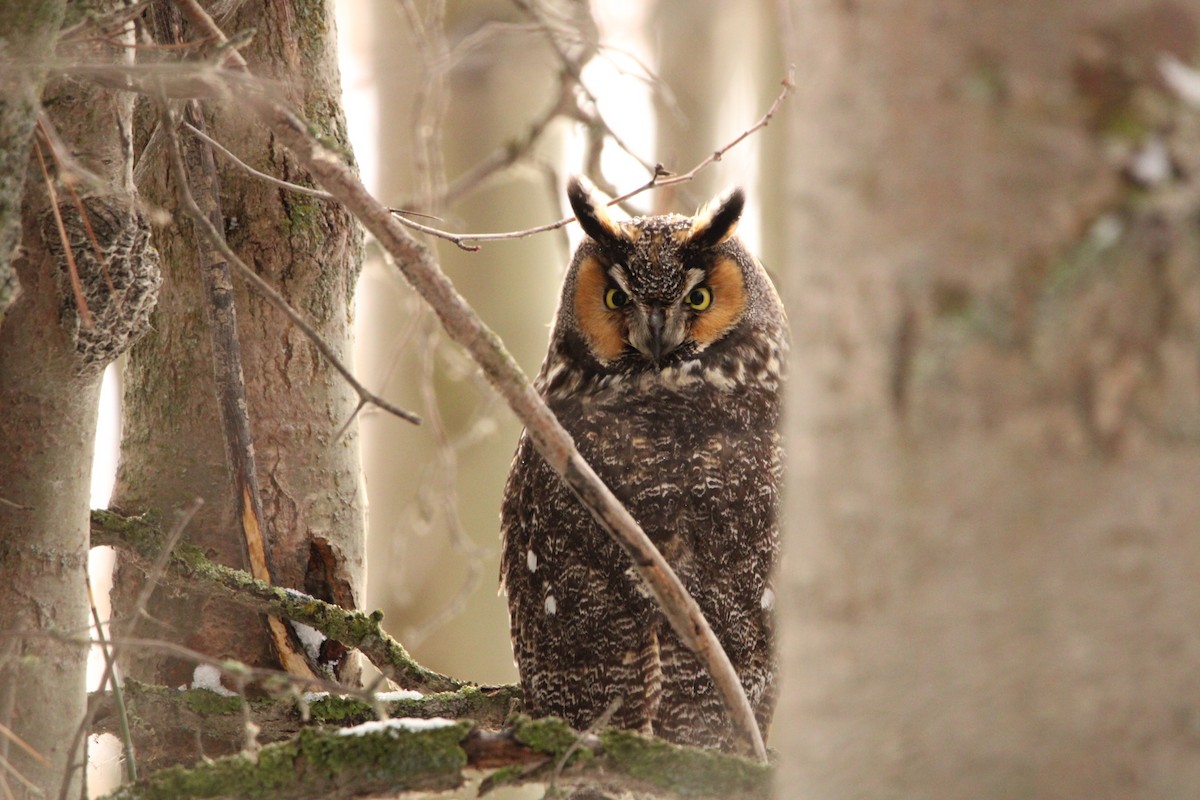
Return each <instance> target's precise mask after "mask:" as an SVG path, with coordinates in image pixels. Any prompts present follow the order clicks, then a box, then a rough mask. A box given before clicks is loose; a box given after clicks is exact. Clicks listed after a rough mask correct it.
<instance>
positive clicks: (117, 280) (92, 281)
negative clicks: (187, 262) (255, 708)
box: [41, 195, 162, 373]
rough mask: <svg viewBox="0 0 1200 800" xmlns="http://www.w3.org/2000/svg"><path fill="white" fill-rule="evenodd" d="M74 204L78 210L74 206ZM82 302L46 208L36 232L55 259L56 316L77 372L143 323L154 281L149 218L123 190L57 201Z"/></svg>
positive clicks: (93, 365)
mask: <svg viewBox="0 0 1200 800" xmlns="http://www.w3.org/2000/svg"><path fill="white" fill-rule="evenodd" d="M81 209H82V212H81ZM58 212H59V214H60V215H61V216H62V221H63V227H64V228H65V229H66V234H67V236H66V238H67V241H68V243H69V244H70V247H71V254H72V258H73V260H74V266H75V272H76V273H77V275H78V278H79V286H80V289H81V291H82V297H83V301H84V303H85V304H86V309H84V308H81V306H80V302H79V300H78V297H77V294H76V292H75V290H74V289H73V287H72V277H71V264H70V261H69V260H68V259H67V255H66V252H65V251H64V248H63V238H62V237H61V236H60V235H59V232H58V228H57V224H56V222H55V219H54V213H53V212H52V211H46V212H45V213H44V214H43V215H42V219H41V227H42V235H43V237H44V240H45V242H46V246H47V249H48V250H49V252H50V253H51V254H52V255H53V256H54V258H55V261H56V262H57V264H58V278H59V287H60V297H61V305H60V315H59V320H60V322H61V323H62V325H63V327H64V328H65V329H66V331H67V334H68V335H69V336H70V337H71V338H72V340H73V341H74V342H75V353H76V355H77V357H78V359H79V371H80V372H81V373H83V372H88V371H92V370H100V369H103V368H104V367H105V366H106V365H107V364H108V363H109V362H111V361H112V360H113V359H115V358H117V357H118V356H119V355H121V354H122V353H124V352H125V351H126V350H128V349H129V348H130V347H131V346H132V345H133V343H134V342H136V341H137V340H138V339H139V338H140V337H141V336H142V334H144V333H145V332H146V331H147V330H149V327H150V313H151V312H152V311H153V310H154V306H155V304H156V303H157V302H158V290H159V287H160V286H161V285H162V274H161V272H160V270H159V256H158V251H157V250H155V249H154V246H153V245H151V244H150V225H149V223H148V222H147V221H146V219H145V218H144V217H142V215H141V214H139V213H138V211H137V209H136V208H134V207H133V206H132V204H131V203H130V199H129V197H128V196H126V195H100V196H93V197H86V198H82V201H81V203H79V204H76V203H74V202H66V203H62V204H60V205H59V208H58Z"/></svg>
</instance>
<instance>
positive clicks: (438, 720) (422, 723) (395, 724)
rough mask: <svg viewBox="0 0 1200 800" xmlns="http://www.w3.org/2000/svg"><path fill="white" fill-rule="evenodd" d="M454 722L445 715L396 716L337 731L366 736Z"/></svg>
mask: <svg viewBox="0 0 1200 800" xmlns="http://www.w3.org/2000/svg"><path fill="white" fill-rule="evenodd" d="M456 724H457V723H456V722H455V721H454V720H452V719H446V718H445V717H433V718H431V719H421V718H420V717H397V718H396V719H379V720H372V721H371V722H364V723H363V724H361V725H355V726H353V727H350V728H342V729H341V730H339V731H338V736H366V735H367V734H369V733H391V732H393V731H429V730H434V729H436V728H445V727H448V726H450V725H456Z"/></svg>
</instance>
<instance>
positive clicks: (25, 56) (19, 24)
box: [0, 0, 66, 320]
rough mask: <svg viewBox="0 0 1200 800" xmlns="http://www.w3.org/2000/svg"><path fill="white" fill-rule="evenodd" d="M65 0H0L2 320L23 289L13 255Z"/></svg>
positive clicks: (0, 287) (0, 241) (0, 268)
mask: <svg viewBox="0 0 1200 800" xmlns="http://www.w3.org/2000/svg"><path fill="white" fill-rule="evenodd" d="M65 5H66V3H65V0H46V2H30V0H4V1H3V2H0V19H3V20H4V28H3V30H0V52H3V54H4V57H5V60H4V63H3V64H0V320H2V319H3V318H4V312H5V311H6V310H7V309H8V307H9V305H10V304H11V303H12V302H13V300H15V299H16V295H17V291H18V289H17V286H18V281H17V275H16V272H15V271H14V270H13V267H12V259H13V256H14V255H15V252H14V251H15V249H16V247H17V244H18V242H20V240H21V190H22V188H23V187H24V183H25V171H26V170H25V167H26V163H27V161H28V158H29V142H30V138H29V137H30V135H31V134H32V133H33V121H34V117H36V115H37V108H38V105H37V103H38V96H39V95H40V94H41V90H42V81H44V80H45V76H46V73H45V65H44V64H41V63H38V60H39V58H40V57H41V56H42V55H43V54H45V53H47V52H49V51H51V50H52V49H53V47H54V41H55V39H56V38H57V37H58V27H59V23H60V22H61V20H62V16H63V8H64V7H65Z"/></svg>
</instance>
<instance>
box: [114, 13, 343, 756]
mask: <svg viewBox="0 0 1200 800" xmlns="http://www.w3.org/2000/svg"><path fill="white" fill-rule="evenodd" d="M213 5H214V6H216V5H220V4H213ZM216 21H217V23H218V24H219V25H221V26H222V28H223V29H224V30H225V31H226V32H227V33H228V34H229V35H230V36H234V35H236V34H238V33H240V32H243V31H247V30H251V29H253V31H254V37H253V39H252V41H251V42H250V44H249V45H247V46H245V47H243V48H242V49H241V52H242V53H243V55H245V57H246V59H247V60H248V61H249V64H250V69H251V71H252V72H253V74H254V75H255V76H256V77H258V78H261V79H264V80H268V81H278V82H279V87H278V91H279V93H280V95H281V96H282V97H283V98H285V99H286V101H287V102H289V103H290V104H291V105H292V106H293V107H294V108H295V109H296V110H297V111H298V112H300V113H302V114H303V115H305V117H306V118H307V119H308V121H309V123H311V124H312V125H313V126H314V127H315V128H316V129H317V130H318V131H319V132H320V133H321V134H322V135H323V136H325V137H328V138H330V139H332V140H334V141H337V142H338V143H339V144H340V145H341V146H342V147H344V148H346V149H347V151H348V149H349V145H348V144H347V140H346V132H345V124H344V121H343V118H342V110H341V105H340V85H339V78H338V69H337V62H336V60H335V51H334V43H335V38H334V25H333V11H332V2H331V0H303V2H296V3H267V4H263V3H242V4H237V11H236V13H235V15H234V16H233V17H232V18H223V17H218V18H217V20H216ZM185 30H186V29H185ZM184 36H185V38H187V34H186V32H185V34H184ZM205 112H206V124H207V127H208V131H209V135H211V136H213V137H214V138H215V139H217V140H218V141H220V142H222V143H224V145H225V146H226V147H228V148H229V149H230V150H232V151H233V152H234V153H236V154H237V155H238V156H239V157H240V158H241V159H242V160H243V161H245V162H246V163H248V164H250V165H251V166H254V167H256V168H258V169H260V170H262V171H264V172H267V173H270V174H273V175H277V176H279V177H281V178H284V179H287V180H290V181H293V182H298V183H302V184H307V183H308V179H307V176H306V174H305V173H304V171H303V170H301V169H300V168H299V167H298V166H297V165H296V162H295V161H294V159H293V157H292V155H291V154H290V153H289V152H287V151H286V150H284V149H283V148H282V147H280V146H279V145H277V144H276V143H275V140H274V138H273V137H272V136H271V135H270V134H269V132H268V131H267V130H265V129H264V128H263V127H262V126H260V125H259V124H258V123H257V122H256V121H255V120H254V115H253V114H252V113H250V112H249V111H248V110H247V109H246V108H243V107H242V106H240V105H239V104H238V102H237V99H236V96H235V97H233V98H232V99H230V100H227V101H224V102H216V101H212V102H206V103H205ZM155 121H156V118H155V116H154V112H153V110H148V114H147V116H146V117H145V118H144V119H143V120H142V122H143V126H142V129H141V131H140V136H141V137H142V139H141V141H142V142H144V139H145V137H146V136H147V135H148V134H149V132H150V130H151V129H152V128H153V127H154V124H155ZM186 135H187V133H186V131H185V132H181V136H186ZM216 158H217V167H218V173H219V184H220V195H221V203H222V208H223V214H224V219H225V234H226V237H227V239H228V241H229V244H230V246H231V247H232V248H233V249H234V250H235V251H236V252H237V253H238V254H239V255H240V256H241V258H242V259H243V260H244V261H245V262H246V263H247V264H250V265H251V266H253V268H254V269H256V270H257V271H258V273H259V274H260V275H261V276H262V277H263V278H265V279H266V280H267V281H268V282H269V283H270V284H272V285H273V286H275V287H276V289H277V290H278V291H279V292H280V293H281V294H282V295H283V296H284V297H285V298H286V299H287V300H288V302H289V303H290V304H291V305H292V307H293V308H295V309H297V310H298V311H299V312H300V313H301V314H302V315H303V316H304V317H305V318H306V319H308V320H309V322H310V323H311V324H312V325H313V326H314V327H315V328H316V329H317V330H318V331H319V332H320V334H321V336H322V337H323V338H324V339H325V341H326V342H328V343H329V344H330V345H331V346H332V347H333V349H334V351H335V352H337V353H338V354H339V356H340V357H341V359H342V360H343V361H344V362H345V363H349V362H350V360H351V352H350V323H351V317H352V306H351V303H352V297H353V291H354V285H355V281H356V279H357V277H358V270H359V267H360V258H361V252H360V251H361V241H362V239H361V233H360V231H359V229H358V227H357V226H356V225H355V224H354V223H353V221H352V220H351V218H350V217H349V216H348V214H347V213H346V212H345V211H344V210H343V209H342V208H341V207H339V206H338V205H337V204H334V203H331V202H327V201H323V200H319V199H314V198H312V197H308V196H305V195H300V194H295V193H291V192H287V191H283V190H281V189H279V188H278V187H275V186H271V185H268V184H267V183H265V182H263V181H261V180H260V179H258V178H256V177H253V176H251V175H249V174H247V173H246V172H244V171H243V170H242V169H241V168H240V167H237V166H236V165H234V164H232V163H231V162H229V161H228V160H227V159H225V158H224V157H223V156H221V155H219V154H218V155H217V156H216ZM140 166H141V165H139V167H140ZM139 174H144V175H145V178H144V180H143V185H142V186H141V187H140V188H141V189H142V191H143V192H144V193H145V194H146V195H147V196H148V197H150V198H152V200H153V201H154V202H155V203H157V204H159V205H161V206H163V207H165V208H167V209H169V210H170V211H171V212H172V216H173V219H172V224H171V225H169V226H167V227H163V228H161V229H159V230H157V231H156V238H157V241H158V242H159V243H160V244H159V248H160V250H161V251H162V254H163V263H164V274H165V276H166V282H165V285H164V287H163V293H162V299H161V301H160V303H159V307H158V311H157V313H156V314H155V317H154V320H153V327H154V333H153V334H152V335H151V336H148V337H147V338H146V339H145V340H143V341H142V342H141V343H140V344H139V345H138V346H137V347H135V348H134V350H133V351H132V353H131V358H130V363H129V367H128V370H127V373H126V386H125V405H124V429H123V441H122V449H121V463H120V467H119V471H118V475H117V483H116V487H115V489H114V493H113V500H112V507H114V508H117V509H120V510H122V511H124V512H127V513H141V512H145V511H150V512H154V513H156V514H158V515H160V516H161V517H162V518H163V519H164V520H165V521H166V522H165V526H166V527H169V526H170V522H171V521H172V520H173V519H174V515H175V514H176V513H177V512H179V511H180V510H181V509H184V508H187V507H189V506H190V505H191V504H192V503H193V502H194V500H195V499H196V498H203V500H204V501H205V505H204V507H203V508H202V509H201V511H200V512H199V513H198V514H197V515H196V517H195V518H194V519H193V520H192V521H191V523H190V524H189V525H188V527H187V529H186V533H185V537H186V538H187V539H189V540H190V541H192V542H193V543H195V544H198V545H200V546H202V547H204V548H206V549H208V550H209V551H210V552H211V553H213V554H214V555H215V556H216V558H217V559H218V560H220V561H222V562H224V563H226V564H230V565H233V566H238V567H242V566H243V544H242V542H241V539H240V535H239V533H238V531H239V529H240V528H239V524H238V519H237V513H236V510H237V508H238V503H237V501H236V496H235V493H234V486H233V482H232V478H231V475H230V471H229V466H228V464H227V461H226V454H225V448H224V445H223V438H222V436H221V434H220V431H221V430H222V426H221V422H220V417H219V415H218V406H217V401H216V397H215V389H214V378H213V356H212V346H211V342H210V338H209V336H210V334H209V329H208V325H207V323H206V321H205V314H204V312H203V308H204V304H205V302H206V301H205V299H204V292H203V289H202V285H201V280H200V275H201V269H202V267H204V266H206V265H204V264H200V263H198V262H197V252H198V249H197V246H196V244H195V241H194V239H193V234H192V226H191V225H190V224H189V223H187V222H186V221H185V217H184V214H183V211H182V210H181V209H180V208H178V207H177V202H176V198H175V194H174V182H173V181H172V180H169V179H168V172H167V168H166V162H165V161H164V160H163V159H162V155H161V154H159V155H158V156H157V160H156V161H155V162H154V163H152V164H151V165H149V167H148V169H146V171H145V172H144V173H142V172H141V170H140V169H139ZM233 283H234V288H235V305H236V309H237V319H238V326H239V339H240V344H241V354H242V367H243V372H244V376H245V383H246V395H247V411H248V414H249V418H250V423H251V427H252V432H253V441H254V448H255V454H256V457H257V469H258V477H259V484H260V487H261V490H262V504H263V508H264V511H265V518H266V531H265V535H266V538H267V542H268V546H269V547H270V549H271V553H272V556H273V561H274V568H275V575H274V579H275V582H276V583H278V584H281V585H285V586H291V587H295V588H298V589H303V590H306V591H309V592H311V593H314V594H316V595H318V596H321V597H323V598H325V599H328V600H332V601H333V602H336V603H338V604H340V605H343V606H347V607H355V606H357V605H358V604H359V603H360V593H361V591H362V581H363V573H364V563H363V561H364V556H363V529H362V525H363V523H362V506H361V498H360V487H359V476H358V470H359V463H358V435H357V428H356V426H354V425H351V426H350V427H349V428H348V429H347V431H346V433H345V434H343V435H342V436H341V437H337V432H338V430H339V428H340V427H341V426H342V425H343V424H344V423H345V422H346V421H347V420H348V419H349V417H350V414H351V412H352V411H353V409H354V405H355V398H354V395H353V393H352V391H351V390H350V388H349V387H348V386H347V385H346V384H345V382H344V381H343V380H342V378H341V377H340V376H338V375H337V373H336V372H335V371H334V370H333V369H332V367H331V366H330V364H329V363H328V362H327V361H326V360H325V359H324V358H323V357H322V356H321V355H320V354H319V353H318V352H317V350H316V349H315V348H314V346H313V345H312V344H311V342H309V340H308V339H307V338H305V336H304V335H303V334H302V333H301V332H300V331H299V330H298V329H296V328H295V327H294V326H293V325H292V324H291V323H290V322H289V321H288V320H287V319H286V317H284V316H283V315H282V314H281V313H279V312H278V311H277V310H276V309H275V308H274V307H273V306H271V305H269V304H268V303H267V302H266V301H264V300H263V299H262V298H261V297H259V296H257V295H255V294H254V293H253V292H251V291H250V290H249V289H248V288H247V287H246V285H245V283H244V282H243V281H242V280H241V279H240V278H238V277H236V273H235V277H234V281H233ZM139 590H140V576H139V575H138V574H136V570H134V569H130V568H127V567H122V566H118V571H117V575H116V579H115V585H114V590H113V609H114V618H115V619H121V618H122V617H128V615H129V614H130V613H131V610H132V608H133V604H134V601H135V599H136V597H137V594H138V591H139ZM148 610H149V616H150V617H151V620H142V621H141V626H142V627H141V628H140V629H139V631H140V632H143V633H144V634H145V635H152V636H155V637H161V638H164V639H167V640H170V641H174V642H177V643H179V644H182V645H185V646H187V647H189V648H192V649H195V650H198V651H201V652H203V653H207V654H209V655H212V656H216V657H220V658H235V659H238V660H240V661H243V662H245V663H248V664H252V665H261V666H276V661H275V658H274V654H273V653H272V651H271V647H270V642H269V639H268V637H267V635H266V629H265V625H264V622H263V620H262V619H261V618H260V617H259V616H258V615H255V614H252V613H249V612H246V611H244V610H242V609H240V608H237V607H234V606H232V605H229V604H226V603H222V602H219V601H216V600H212V599H207V598H206V599H203V600H197V599H196V598H194V597H171V596H167V595H166V594H165V593H163V592H159V593H158V594H156V595H155V596H154V599H153V600H152V601H151V604H150V608H149V609H148ZM123 653H124V656H125V658H124V663H125V667H126V674H127V675H130V676H132V677H135V678H137V679H139V680H142V681H146V682H149V683H155V684H165V685H167V686H180V685H182V684H188V683H190V682H191V680H192V672H193V666H194V665H193V664H192V663H189V662H188V661H186V660H183V659H177V658H172V657H167V656H164V655H163V654H162V653H159V652H155V651H152V650H148V649H147V650H138V651H133V650H131V649H128V648H127V649H126V650H125V651H123ZM337 672H338V674H339V675H340V676H341V677H342V678H343V679H344V680H349V681H354V680H356V679H357V677H356V676H357V666H356V662H354V661H353V660H352V659H344V660H342V661H341V662H340V663H339V664H338V666H337ZM230 688H233V687H230ZM142 747H143V753H144V754H146V755H145V757H146V758H147V759H150V760H156V759H164V760H167V761H172V760H178V759H187V758H190V757H193V756H195V755H196V752H195V742H194V741H186V742H185V741H178V742H175V741H170V742H168V741H161V740H150V741H145V742H143V743H142ZM206 747H215V745H213V744H210V743H206ZM151 748H153V749H151ZM207 754H208V755H213V754H214V750H213V749H208V750H207ZM159 763H161V762H159Z"/></svg>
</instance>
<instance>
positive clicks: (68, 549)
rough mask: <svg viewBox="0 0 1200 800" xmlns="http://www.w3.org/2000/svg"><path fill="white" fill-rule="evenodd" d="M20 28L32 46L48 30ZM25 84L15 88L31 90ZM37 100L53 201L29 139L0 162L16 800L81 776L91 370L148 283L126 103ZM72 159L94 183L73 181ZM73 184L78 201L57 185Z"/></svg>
mask: <svg viewBox="0 0 1200 800" xmlns="http://www.w3.org/2000/svg"><path fill="white" fill-rule="evenodd" d="M49 5H50V4H40V6H38V7H39V8H40V11H41V13H43V14H48V15H49V17H48V21H45V22H44V23H43V24H49V25H51V26H52V29H55V30H56V29H57V25H58V18H57V15H56V14H53V13H51V10H50V8H49ZM5 18H6V19H11V15H7V16H6V17H5ZM27 33H29V35H30V36H31V37H32V40H33V41H36V42H40V43H41V46H43V47H48V44H49V42H51V41H52V40H53V38H54V37H53V36H52V35H50V34H48V33H47V32H46V31H40V32H36V34H35V33H34V32H27ZM83 50H84V52H83V53H82V54H80V53H76V52H71V53H69V54H66V53H65V54H64V57H72V56H75V55H80V56H81V57H88V58H92V59H103V58H106V57H107V58H113V57H115V58H118V59H119V58H121V57H122V55H115V56H114V53H115V52H119V51H115V50H109V51H107V52H106V50H105V48H103V47H101V46H95V47H90V48H88V47H85V48H83ZM45 52H46V51H45V50H43V51H41V52H39V53H38V56H39V57H41V56H44V55H45ZM25 55H26V56H28V55H29V54H28V53H26V54H25ZM6 66H8V65H6ZM30 81H31V82H30V83H29V85H28V86H27V87H25V88H27V89H31V90H33V91H36V86H37V83H36V82H35V81H33V80H32V79H31V78H30ZM8 97H9V99H10V100H11V99H13V95H8ZM36 100H37V98H36V96H33V97H32V98H28V97H27V98H25V100H23V101H21V102H28V103H35V102H36ZM42 102H43V104H44V106H45V108H46V113H45V117H44V119H45V122H46V124H47V128H46V129H47V130H53V129H56V130H57V132H58V134H59V136H60V139H58V140H56V141H58V142H60V143H61V146H62V147H63V148H64V149H62V150H57V151H56V150H55V149H54V148H53V147H52V146H51V145H50V143H49V142H48V141H47V140H46V139H44V138H43V139H42V143H41V147H40V152H41V156H42V159H43V160H44V162H45V165H46V169H47V171H48V172H49V173H50V175H51V176H55V175H56V174H57V175H58V176H61V175H63V174H64V173H67V174H68V175H67V178H66V179H62V180H60V179H59V178H58V177H55V186H56V191H57V193H58V194H57V198H56V202H55V200H54V199H52V197H51V196H50V194H49V190H48V188H47V183H46V178H45V177H44V175H43V173H42V169H41V167H40V166H39V160H38V158H37V157H36V156H35V155H33V154H32V153H31V149H30V148H31V145H32V144H33V140H32V138H26V139H25V141H24V143H23V145H22V144H21V143H19V142H17V141H16V140H15V139H13V140H6V141H5V142H4V145H5V146H6V148H8V149H5V151H4V154H3V160H4V163H5V164H9V165H17V166H16V173H15V175H13V174H10V175H7V176H6V177H5V180H6V181H11V180H12V179H13V178H14V177H15V176H18V175H19V176H25V192H24V201H23V203H22V208H21V223H22V228H23V230H22V237H21V250H20V255H19V256H18V257H17V258H16V259H15V261H14V265H15V267H16V274H17V276H18V278H19V280H20V284H21V292H20V295H19V297H18V298H17V299H16V301H15V302H14V303H13V305H12V306H11V308H10V309H9V310H8V313H7V314H6V315H5V316H4V320H3V326H0V608H3V609H4V613H3V615H0V723H3V724H4V726H5V727H6V728H8V729H9V730H11V731H12V732H14V733H15V734H16V735H17V736H19V737H20V738H21V739H22V740H23V741H24V742H25V743H26V744H28V745H29V746H30V747H31V748H32V749H33V750H34V751H36V752H37V753H39V754H40V755H41V756H42V757H44V760H42V759H39V758H34V757H32V756H31V755H30V754H29V753H28V751H26V750H25V749H24V748H22V747H19V746H17V745H15V744H14V742H13V741H12V740H11V739H10V738H8V736H7V735H0V759H4V760H5V762H6V763H7V765H8V766H10V767H12V769H14V770H16V772H17V773H19V774H20V775H22V776H24V778H25V779H26V780H27V781H28V783H26V782H24V781H20V780H19V779H17V778H16V777H15V776H14V775H13V773H12V772H9V771H8V770H4V771H3V780H4V781H5V785H6V787H7V789H8V790H9V791H11V792H13V793H15V795H16V796H17V797H33V796H38V795H37V794H36V793H37V792H42V793H44V795H45V796H50V797H54V796H58V794H59V791H60V787H61V788H62V789H63V790H64V791H65V792H66V793H67V795H66V796H78V795H79V793H80V791H81V787H82V785H83V775H84V771H83V760H84V747H83V743H84V741H85V739H84V737H83V736H82V735H81V731H80V727H81V725H82V722H83V716H84V709H85V689H86V687H85V673H86V666H87V649H86V648H85V647H84V646H82V645H81V644H80V643H79V640H80V639H84V638H86V632H87V625H88V601H87V595H86V592H85V581H84V578H85V570H86V569H87V555H88V542H89V533H88V531H89V526H88V511H89V505H90V491H91V472H92V447H93V440H94V436H95V430H96V412H97V404H98V400H99V390H100V378H101V374H102V372H103V369H104V367H105V365H106V364H108V363H109V361H111V360H112V359H113V358H115V357H116V356H117V355H119V354H120V353H121V352H122V351H123V350H124V349H125V347H126V346H127V345H128V343H129V342H130V341H131V340H132V339H133V338H136V337H137V336H138V335H140V333H141V331H142V330H144V326H145V323H146V316H147V314H148V310H149V306H150V305H152V304H153V300H154V293H155V291H156V290H157V285H158V272H157V266H156V264H155V261H154V258H153V254H152V252H150V251H147V250H146V249H145V248H146V229H145V227H144V226H143V224H142V223H141V222H140V221H139V220H138V218H137V215H136V212H134V210H133V197H132V192H131V189H132V187H131V184H130V181H129V174H130V173H129V170H130V168H131V163H130V158H131V153H130V151H129V144H130V138H129V134H130V122H131V112H132V102H131V98H130V97H129V96H128V95H120V94H117V93H114V92H109V91H106V90H100V89H97V88H96V87H93V86H89V85H87V84H81V83H77V82H74V81H71V80H68V79H60V80H57V81H54V82H52V83H51V84H50V85H49V86H48V88H47V91H46V94H45V96H44V97H43V98H42ZM29 110H30V111H32V110H33V109H32V107H31V108H30V109H29ZM51 126H52V127H51ZM26 131H27V133H28V132H29V129H26ZM55 146H59V145H58V144H56V145H55ZM68 162H69V163H71V164H73V165H77V166H78V167H80V168H82V169H83V170H87V171H88V172H90V174H91V176H92V177H91V178H89V179H87V180H83V176H82V175H81V174H80V173H79V172H75V173H73V174H71V172H72V171H71V170H70V169H64V164H66V163H68ZM71 180H73V181H75V183H74V186H75V191H76V192H77V193H78V195H79V198H80V199H78V200H76V198H75V197H74V196H73V195H72V194H71V192H70V191H68V189H67V182H68V181H71ZM15 185H16V186H18V187H19V186H20V182H19V181H17V182H16V184H15ZM55 206H57V210H58V213H59V214H60V215H61V216H62V229H63V231H64V232H65V234H66V236H67V237H68V239H69V242H70V246H71V249H72V251H73V256H74V270H75V273H76V275H77V276H78V289H79V291H78V293H76V292H74V291H72V289H71V278H70V277H69V274H68V265H67V260H66V254H65V248H64V245H63V242H62V239H61V238H60V236H61V234H60V226H59V222H58V220H56V219H55V215H54V212H53V210H52V209H53V208H54V207H55ZM84 220H86V222H87V224H86V225H85V224H84ZM97 250H99V252H100V253H101V254H102V256H103V258H98V257H97V255H96V253H97ZM4 256H5V257H7V252H5V253H4ZM31 787H32V788H31ZM6 796H9V795H7V794H6Z"/></svg>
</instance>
